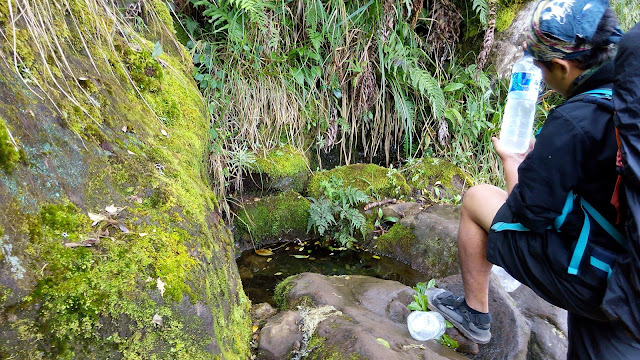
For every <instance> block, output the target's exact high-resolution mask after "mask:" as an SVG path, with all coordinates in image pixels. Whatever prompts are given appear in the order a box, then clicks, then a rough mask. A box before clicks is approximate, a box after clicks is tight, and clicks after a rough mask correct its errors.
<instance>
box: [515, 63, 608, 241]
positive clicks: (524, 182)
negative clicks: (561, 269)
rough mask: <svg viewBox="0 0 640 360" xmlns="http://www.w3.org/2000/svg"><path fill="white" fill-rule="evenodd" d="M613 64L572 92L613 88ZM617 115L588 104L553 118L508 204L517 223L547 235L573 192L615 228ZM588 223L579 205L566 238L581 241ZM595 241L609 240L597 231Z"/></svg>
mask: <svg viewBox="0 0 640 360" xmlns="http://www.w3.org/2000/svg"><path fill="white" fill-rule="evenodd" d="M613 70H614V68H613V62H610V63H608V64H605V65H604V66H602V67H601V68H600V69H599V70H598V71H596V72H595V73H594V74H592V75H591V76H590V77H589V78H587V79H586V80H585V81H584V82H583V83H582V84H581V85H580V86H578V87H576V88H575V89H574V91H573V92H572V94H571V95H572V96H575V95H578V94H581V93H583V92H585V91H588V90H593V89H598V88H611V87H612V81H613V75H614V74H613ZM616 152H617V144H616V136H615V128H614V124H613V119H612V111H611V110H610V109H607V108H605V107H603V106H601V105H597V104H594V103H588V102H584V101H566V102H565V103H563V104H562V105H560V106H558V107H556V108H554V109H552V110H551V112H550V113H549V115H548V117H547V119H546V121H545V124H544V126H543V128H542V131H541V132H540V133H539V135H538V136H537V138H536V143H535V147H534V149H533V151H532V152H531V153H530V154H529V155H528V156H527V157H526V159H525V160H524V161H523V162H522V164H521V165H520V167H519V168H518V184H517V185H516V186H515V187H514V189H513V191H512V193H511V194H510V195H509V197H508V199H507V205H508V206H509V209H510V210H511V213H512V214H513V216H514V218H515V220H517V221H518V222H520V223H522V224H523V225H524V226H526V227H527V228H529V229H530V230H531V231H544V230H545V229H547V228H548V227H549V226H550V225H552V224H553V221H554V219H555V218H556V217H557V216H558V215H560V213H561V212H562V208H563V206H564V203H565V201H566V199H567V195H568V193H569V191H571V190H573V192H574V193H576V194H578V195H580V196H582V197H584V199H585V200H587V201H588V202H589V203H590V204H592V205H593V206H594V207H595V208H596V209H597V210H598V211H599V212H600V213H601V214H602V215H603V216H605V218H606V219H607V220H609V221H610V222H611V223H615V220H616V211H615V208H614V207H613V206H612V205H611V204H610V200H611V195H612V193H613V190H614V187H615V182H616V178H617V173H616ZM583 222H584V215H583V212H582V210H581V208H580V207H579V206H577V207H574V210H573V212H572V213H571V214H570V215H569V216H568V217H567V220H566V221H565V225H563V227H562V230H563V237H565V238H567V239H569V240H571V239H577V237H578V235H579V233H580V229H581V228H582V225H583ZM594 231H595V233H594V234H593V235H594V236H606V235H604V234H602V230H601V229H600V231H599V230H598V229H595V230H594Z"/></svg>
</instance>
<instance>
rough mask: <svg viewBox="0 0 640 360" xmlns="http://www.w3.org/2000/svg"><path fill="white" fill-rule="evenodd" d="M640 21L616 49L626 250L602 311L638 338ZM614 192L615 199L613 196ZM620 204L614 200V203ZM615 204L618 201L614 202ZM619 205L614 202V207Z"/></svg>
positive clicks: (620, 190) (616, 102)
mask: <svg viewBox="0 0 640 360" xmlns="http://www.w3.org/2000/svg"><path fill="white" fill-rule="evenodd" d="M638 44H640V23H638V24H636V25H635V26H634V27H633V29H631V30H629V31H628V32H627V33H626V34H625V35H624V36H623V37H622V40H621V41H620V43H619V45H618V54H617V55H616V58H615V60H614V62H615V78H614V88H613V104H614V106H615V114H614V123H615V126H616V131H617V134H618V146H619V152H618V160H619V164H618V165H619V174H620V176H619V186H617V189H616V190H617V191H616V193H617V195H618V200H619V210H620V211H621V214H622V215H623V219H624V232H625V234H624V235H625V238H626V241H627V244H628V245H627V249H628V251H627V252H626V253H624V254H622V255H619V256H617V257H616V259H615V261H614V264H613V266H612V272H611V276H610V277H609V282H608V285H607V289H606V292H605V295H604V299H603V301H602V309H603V310H604V312H605V313H606V314H607V315H608V316H609V317H610V318H611V319H612V320H617V321H620V322H621V323H623V324H624V325H625V326H626V327H627V329H628V330H629V332H630V333H631V335H633V336H634V337H635V338H636V339H638V340H640V46H638ZM615 195H616V194H614V198H615ZM613 200H616V199H613ZM614 202H615V201H614ZM614 205H615V204H614Z"/></svg>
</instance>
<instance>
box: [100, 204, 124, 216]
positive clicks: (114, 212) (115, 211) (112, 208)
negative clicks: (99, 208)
mask: <svg viewBox="0 0 640 360" xmlns="http://www.w3.org/2000/svg"><path fill="white" fill-rule="evenodd" d="M122 209H123V208H121V207H117V206H114V205H113V204H111V206H107V207H105V208H104V210H105V211H106V212H107V213H108V214H109V215H118V214H119V213H120V211H122Z"/></svg>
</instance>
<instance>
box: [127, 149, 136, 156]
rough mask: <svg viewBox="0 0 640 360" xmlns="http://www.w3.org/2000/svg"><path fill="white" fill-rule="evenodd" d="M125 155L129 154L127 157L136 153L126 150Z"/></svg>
mask: <svg viewBox="0 0 640 360" xmlns="http://www.w3.org/2000/svg"><path fill="white" fill-rule="evenodd" d="M127 154H129V155H135V154H136V153H134V152H133V151H131V150H127Z"/></svg>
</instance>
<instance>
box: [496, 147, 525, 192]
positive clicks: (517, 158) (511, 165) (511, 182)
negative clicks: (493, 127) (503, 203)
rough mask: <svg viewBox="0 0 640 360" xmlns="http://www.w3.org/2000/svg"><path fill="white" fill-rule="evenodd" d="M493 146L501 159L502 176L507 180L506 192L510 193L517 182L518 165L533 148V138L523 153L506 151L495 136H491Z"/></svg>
mask: <svg viewBox="0 0 640 360" xmlns="http://www.w3.org/2000/svg"><path fill="white" fill-rule="evenodd" d="M491 141H493V146H494V148H495V149H496V153H497V154H498V156H500V160H502V168H503V169H504V178H505V181H506V182H507V194H511V191H512V190H513V187H514V186H516V184H517V183H518V166H520V164H521V163H522V161H524V158H525V157H527V154H529V153H530V152H531V150H533V140H531V142H530V143H529V149H527V151H526V152H524V153H523V154H516V153H512V152H509V151H506V150H504V149H503V148H502V146H501V145H500V140H499V139H498V138H496V137H492V138H491Z"/></svg>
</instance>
